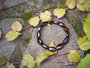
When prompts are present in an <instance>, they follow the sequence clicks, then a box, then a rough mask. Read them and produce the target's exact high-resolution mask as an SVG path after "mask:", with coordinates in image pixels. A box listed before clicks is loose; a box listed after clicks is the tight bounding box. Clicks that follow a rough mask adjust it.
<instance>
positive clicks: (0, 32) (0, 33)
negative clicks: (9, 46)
mask: <svg viewBox="0 0 90 68" xmlns="http://www.w3.org/2000/svg"><path fill="white" fill-rule="evenodd" d="M1 35H2V31H1V30H0V38H1Z"/></svg>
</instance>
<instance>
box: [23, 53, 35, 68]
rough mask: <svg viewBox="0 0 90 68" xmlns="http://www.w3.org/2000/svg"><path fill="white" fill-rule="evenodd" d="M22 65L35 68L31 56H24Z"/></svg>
mask: <svg viewBox="0 0 90 68" xmlns="http://www.w3.org/2000/svg"><path fill="white" fill-rule="evenodd" d="M22 65H24V66H27V67H28V68H33V67H35V61H34V58H33V57H32V56H31V55H29V54H27V55H24V57H23V60H22Z"/></svg>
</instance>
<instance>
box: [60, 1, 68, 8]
mask: <svg viewBox="0 0 90 68" xmlns="http://www.w3.org/2000/svg"><path fill="white" fill-rule="evenodd" d="M59 3H60V6H61V8H66V5H65V0H59Z"/></svg>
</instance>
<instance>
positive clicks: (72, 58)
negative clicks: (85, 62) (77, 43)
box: [68, 50, 80, 63]
mask: <svg viewBox="0 0 90 68" xmlns="http://www.w3.org/2000/svg"><path fill="white" fill-rule="evenodd" d="M68 60H69V61H70V62H73V63H75V62H76V63H77V62H79V61H80V54H79V53H78V52H77V51H76V50H70V53H69V54H68Z"/></svg>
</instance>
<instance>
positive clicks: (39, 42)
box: [37, 21, 70, 52]
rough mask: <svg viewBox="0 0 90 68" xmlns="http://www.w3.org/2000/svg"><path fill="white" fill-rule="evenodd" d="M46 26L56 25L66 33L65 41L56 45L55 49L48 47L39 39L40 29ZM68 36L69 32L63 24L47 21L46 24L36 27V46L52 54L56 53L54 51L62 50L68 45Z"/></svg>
mask: <svg viewBox="0 0 90 68" xmlns="http://www.w3.org/2000/svg"><path fill="white" fill-rule="evenodd" d="M47 24H56V25H59V26H60V27H62V28H63V30H64V31H65V32H66V37H65V39H64V40H63V42H62V43H60V44H58V45H57V46H56V48H55V47H49V46H47V45H46V44H45V43H44V42H43V41H42V39H41V31H42V28H43V27H44V26H46V25H47ZM69 35H70V34H69V30H68V28H67V27H66V26H65V24H64V23H62V22H58V21H48V22H44V23H42V24H41V25H40V26H39V27H38V32H37V42H38V44H39V45H41V46H42V47H43V48H44V49H48V50H49V51H52V52H54V51H56V50H60V49H62V48H63V47H64V45H65V44H67V43H68V41H69Z"/></svg>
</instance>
